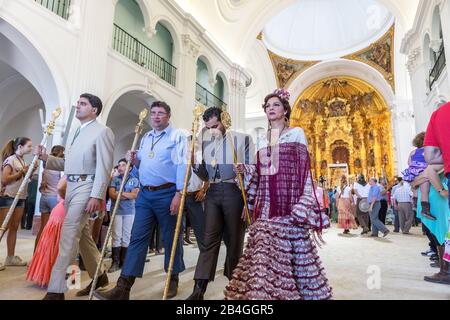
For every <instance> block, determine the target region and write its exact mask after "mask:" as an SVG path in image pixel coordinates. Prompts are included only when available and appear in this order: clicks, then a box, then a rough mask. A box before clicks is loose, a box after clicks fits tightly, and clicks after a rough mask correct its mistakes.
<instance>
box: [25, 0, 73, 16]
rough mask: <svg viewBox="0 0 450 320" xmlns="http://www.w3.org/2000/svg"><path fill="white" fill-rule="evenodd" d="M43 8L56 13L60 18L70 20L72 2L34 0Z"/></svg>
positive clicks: (68, 0)
mask: <svg viewBox="0 0 450 320" xmlns="http://www.w3.org/2000/svg"><path fill="white" fill-rule="evenodd" d="M34 1H35V2H37V3H39V4H40V5H41V6H43V7H45V8H47V9H48V10H50V11H52V12H54V13H56V14H57V15H58V16H60V17H62V18H64V19H66V20H67V19H69V9H70V0H34Z"/></svg>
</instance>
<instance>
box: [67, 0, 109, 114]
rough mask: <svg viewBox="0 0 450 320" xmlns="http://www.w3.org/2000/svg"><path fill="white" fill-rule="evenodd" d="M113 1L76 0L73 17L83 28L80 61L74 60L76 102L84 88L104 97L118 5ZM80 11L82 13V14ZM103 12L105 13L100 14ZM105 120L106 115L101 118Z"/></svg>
mask: <svg viewBox="0 0 450 320" xmlns="http://www.w3.org/2000/svg"><path fill="white" fill-rule="evenodd" d="M116 3H117V0H113V1H86V0H85V1H75V3H74V4H73V5H72V6H71V17H70V20H71V22H72V23H73V24H74V27H78V28H79V29H80V32H79V35H80V36H79V45H78V48H79V49H78V50H79V51H78V53H77V59H76V61H73V62H72V63H73V65H74V66H75V67H74V73H73V75H74V76H73V79H72V83H73V86H72V88H73V91H72V104H75V102H76V101H77V100H78V97H79V95H80V94H81V93H83V92H90V93H92V94H95V95H97V96H99V97H100V98H101V99H102V100H103V101H104V100H105V98H106V97H104V96H103V95H104V88H105V82H106V81H107V79H106V70H107V62H108V59H107V53H108V51H109V48H110V44H111V41H112V40H111V39H112V32H113V21H114V9H115V5H116ZM78 12H79V15H78ZM99 12H101V14H99ZM100 119H101V121H102V122H106V119H103V118H100Z"/></svg>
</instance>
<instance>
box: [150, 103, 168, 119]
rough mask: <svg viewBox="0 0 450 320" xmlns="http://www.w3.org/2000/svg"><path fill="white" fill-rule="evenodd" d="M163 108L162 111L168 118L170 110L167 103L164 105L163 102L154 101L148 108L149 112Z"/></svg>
mask: <svg viewBox="0 0 450 320" xmlns="http://www.w3.org/2000/svg"><path fill="white" fill-rule="evenodd" d="M158 107H159V108H164V110H166V112H167V114H168V115H169V116H170V115H171V110H170V107H169V105H168V104H167V103H165V102H164V101H155V102H153V103H152V104H151V106H150V110H152V109H153V108H158Z"/></svg>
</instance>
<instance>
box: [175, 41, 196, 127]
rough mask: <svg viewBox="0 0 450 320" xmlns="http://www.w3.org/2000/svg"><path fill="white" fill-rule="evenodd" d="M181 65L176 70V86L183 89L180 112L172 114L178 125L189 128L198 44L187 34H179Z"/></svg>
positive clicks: (193, 100)
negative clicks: (177, 70)
mask: <svg viewBox="0 0 450 320" xmlns="http://www.w3.org/2000/svg"><path fill="white" fill-rule="evenodd" d="M181 39H182V45H183V47H182V50H181V53H180V54H181V59H180V60H181V65H180V70H179V72H178V75H177V77H178V82H179V83H178V86H179V88H180V90H181V91H183V100H182V101H183V102H182V106H181V108H180V109H181V110H183V111H182V112H180V113H178V115H176V114H174V117H176V121H177V123H178V124H179V126H180V127H183V128H191V126H192V125H191V124H192V120H193V115H192V110H193V109H194V107H195V102H196V100H195V82H196V77H197V60H196V59H197V56H198V53H199V49H200V45H198V44H196V43H195V42H194V41H193V40H192V38H191V36H190V35H189V34H183V35H181Z"/></svg>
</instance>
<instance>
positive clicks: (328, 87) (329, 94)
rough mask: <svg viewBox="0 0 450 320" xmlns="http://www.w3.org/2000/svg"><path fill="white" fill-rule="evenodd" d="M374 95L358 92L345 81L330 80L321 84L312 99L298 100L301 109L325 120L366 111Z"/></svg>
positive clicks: (370, 92)
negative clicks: (319, 115) (318, 115)
mask: <svg viewBox="0 0 450 320" xmlns="http://www.w3.org/2000/svg"><path fill="white" fill-rule="evenodd" d="M373 99H374V93H373V92H372V91H369V92H358V89H357V88H355V87H353V86H351V85H349V83H348V81H346V80H339V79H337V78H332V79H329V80H326V81H324V82H323V84H322V87H321V88H319V90H318V93H317V94H316V95H315V96H314V97H313V99H306V100H300V101H299V104H300V106H301V108H303V109H304V110H306V111H308V112H314V113H316V114H321V115H323V116H324V117H325V118H329V117H332V118H335V117H343V116H350V115H351V114H353V113H355V112H356V111H357V110H367V108H370V106H371V105H372V104H373Z"/></svg>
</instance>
